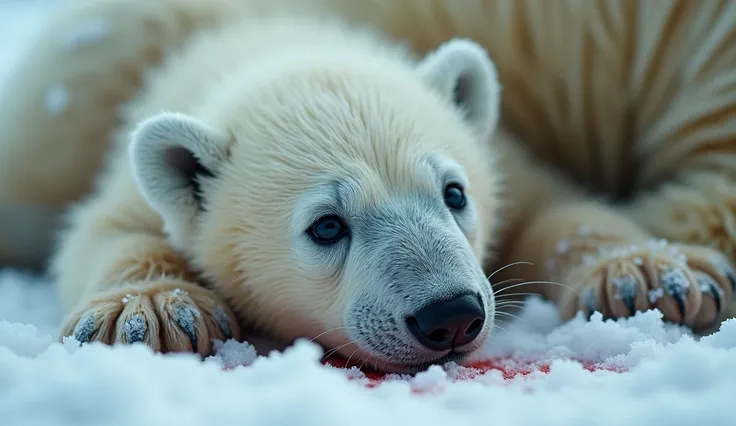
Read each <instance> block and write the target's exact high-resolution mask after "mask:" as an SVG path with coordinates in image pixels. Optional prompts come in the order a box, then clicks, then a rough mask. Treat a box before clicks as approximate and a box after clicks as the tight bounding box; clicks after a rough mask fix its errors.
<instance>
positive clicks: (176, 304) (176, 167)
mask: <svg viewBox="0 0 736 426" xmlns="http://www.w3.org/2000/svg"><path fill="white" fill-rule="evenodd" d="M228 142H229V141H228V139H227V137H226V136H225V135H220V134H217V133H215V132H214V131H213V130H211V129H209V128H207V127H206V126H205V125H204V124H201V123H199V122H197V121H195V120H194V119H190V118H186V117H182V116H179V115H177V114H162V115H160V116H156V117H154V118H152V119H149V120H147V121H144V122H143V123H142V124H141V125H140V126H139V127H138V129H137V131H136V132H134V134H133V137H132V142H131V144H130V157H129V158H130V162H131V164H130V166H132V170H133V173H132V174H131V173H130V172H129V170H128V163H127V159H123V160H121V162H119V163H117V164H115V167H113V169H112V170H111V175H110V176H108V179H107V180H106V181H105V184H106V186H105V188H104V189H105V190H104V191H103V192H100V193H99V194H96V195H95V196H94V197H93V198H91V199H90V200H89V201H87V202H86V204H83V205H81V206H80V207H79V208H78V210H76V211H75V212H74V213H73V214H72V216H71V219H72V222H73V224H74V225H75V226H73V227H71V228H70V231H69V232H68V233H67V234H65V235H63V238H62V245H61V248H60V250H59V252H58V256H57V257H56V258H55V259H54V264H53V267H54V269H55V272H56V275H57V276H58V277H59V279H58V281H59V289H60V293H61V296H62V299H63V301H64V302H65V304H66V305H67V307H72V308H73V309H72V310H71V313H70V314H69V315H68V316H67V318H66V320H65V322H64V325H63V327H62V330H61V335H62V337H64V336H74V337H75V338H76V340H78V341H80V342H82V343H84V342H92V341H100V342H103V343H108V344H112V343H115V342H121V343H135V342H143V343H145V344H146V345H148V346H150V347H151V348H153V349H155V350H158V351H162V352H182V351H186V352H188V351H193V352H197V353H200V354H202V355H206V354H208V353H210V352H211V348H212V340H213V339H219V340H225V339H228V338H236V339H237V338H239V333H240V331H239V325H238V321H237V319H236V317H235V315H234V314H233V312H232V310H231V309H230V307H229V306H228V305H227V303H226V302H225V301H223V300H222V299H221V298H220V296H218V295H217V294H216V293H215V292H214V291H212V290H210V289H207V288H205V287H203V286H201V285H200V284H199V276H198V274H197V273H195V272H193V271H192V270H191V269H190V266H189V265H188V262H187V261H186V260H185V259H184V257H183V256H182V255H181V254H180V252H179V251H178V250H176V249H175V248H174V247H175V246H176V244H177V242H178V243H179V244H187V241H186V240H188V238H189V234H188V232H190V230H191V224H192V221H193V220H194V217H195V216H196V214H197V211H198V210H199V209H201V208H202V206H201V204H200V200H199V198H198V192H197V191H198V182H200V178H202V177H203V176H206V175H208V173H209V172H211V171H213V170H215V169H216V167H217V162H218V161H219V160H221V159H222V156H223V155H224V153H225V151H226V150H227V144H228ZM121 158H122V157H121ZM156 212H157V213H158V214H157V213H156ZM159 215H160V216H159ZM161 218H163V222H164V223H165V224H166V226H167V227H169V228H170V229H169V233H170V235H172V236H175V238H174V240H176V242H174V243H171V242H170V240H169V239H167V238H165V237H164V235H162V233H161V220H162V219H161Z"/></svg>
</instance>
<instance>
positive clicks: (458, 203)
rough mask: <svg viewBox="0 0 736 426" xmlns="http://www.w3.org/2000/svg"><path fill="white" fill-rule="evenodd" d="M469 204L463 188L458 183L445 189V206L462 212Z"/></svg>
mask: <svg viewBox="0 0 736 426" xmlns="http://www.w3.org/2000/svg"><path fill="white" fill-rule="evenodd" d="M466 203H467V201H466V199H465V191H463V187H462V186H460V185H459V184H457V183H450V184H448V185H447V186H446V187H445V205H447V207H449V208H451V209H453V210H462V208H463V207H465V204H466Z"/></svg>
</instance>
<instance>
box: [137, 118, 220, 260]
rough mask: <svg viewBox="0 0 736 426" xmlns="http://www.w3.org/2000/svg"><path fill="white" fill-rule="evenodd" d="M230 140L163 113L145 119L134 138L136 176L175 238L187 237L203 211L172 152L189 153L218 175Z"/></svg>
mask: <svg viewBox="0 0 736 426" xmlns="http://www.w3.org/2000/svg"><path fill="white" fill-rule="evenodd" d="M228 144H229V139H228V137H227V135H226V134H224V133H222V132H218V131H216V130H215V129H213V128H211V127H209V126H208V125H206V124H205V123H203V122H201V121H200V120H198V119H196V118H193V117H190V116H187V115H185V114H181V113H161V114H159V115H156V116H153V117H151V118H149V119H147V120H144V121H143V122H142V123H140V125H138V127H137V128H136V129H135V131H134V132H133V133H132V135H131V143H130V146H129V154H130V158H131V167H132V169H133V176H134V177H135V180H136V183H137V184H138V187H139V189H140V191H141V194H142V195H143V197H144V198H145V200H146V202H147V203H148V204H149V205H150V206H151V207H152V208H153V209H155V210H156V211H157V212H159V213H160V214H161V216H162V218H163V219H164V223H165V226H166V227H167V229H166V231H167V233H168V234H169V235H171V236H172V238H174V239H175V242H174V244H176V245H181V244H183V241H179V240H176V238H177V236H178V235H185V234H186V233H187V232H186V230H187V229H190V228H191V227H192V226H193V225H194V223H193V221H194V219H195V217H196V214H197V211H198V210H199V209H200V206H199V205H198V203H197V201H196V199H195V195H194V194H193V193H192V187H191V186H190V185H189V182H187V180H186V177H185V176H183V175H182V171H181V170H177V169H176V167H174V166H172V165H170V164H168V163H167V160H166V155H167V152H168V151H170V150H172V149H177V148H181V149H185V150H187V151H189V152H190V153H191V154H192V155H193V156H194V157H195V158H196V159H197V160H198V161H199V162H200V163H201V164H202V165H203V166H204V167H206V168H207V169H208V170H210V171H212V172H217V170H218V168H219V166H220V164H221V163H222V161H224V160H225V159H226V158H227V155H228Z"/></svg>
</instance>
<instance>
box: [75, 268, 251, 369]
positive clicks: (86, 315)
mask: <svg viewBox="0 0 736 426" xmlns="http://www.w3.org/2000/svg"><path fill="white" fill-rule="evenodd" d="M239 334H240V330H239V327H238V321H237V320H236V318H235V316H234V315H233V313H232V311H231V310H230V308H229V307H228V306H227V305H226V304H225V303H224V302H223V301H222V300H221V299H220V298H219V297H218V296H217V295H216V294H215V293H213V292H212V291H211V290H208V289H206V288H203V287H201V286H199V285H196V284H189V283H186V282H183V281H180V280H176V279H162V280H161V281H156V282H147V283H145V284H137V285H130V286H125V287H116V288H114V289H111V290H109V291H106V292H103V293H100V294H98V295H95V296H94V297H93V298H91V299H88V300H86V301H84V303H83V304H82V305H81V306H80V307H79V308H78V309H76V310H75V311H74V312H73V313H71V314H70V315H69V316H68V317H67V318H66V320H65V323H64V325H63V327H62V330H61V336H62V338H63V337H66V336H73V337H74V338H75V339H76V340H77V341H78V342H80V343H88V342H95V341H98V342H102V343H106V344H113V343H137V342H142V343H144V344H146V345H148V346H149V347H151V348H152V349H154V350H155V351H159V352H196V353H199V354H200V355H202V356H206V355H209V354H210V353H211V351H212V341H213V340H215V339H216V340H227V339H230V338H235V339H237V338H238V337H239Z"/></svg>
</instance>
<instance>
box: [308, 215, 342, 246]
mask: <svg viewBox="0 0 736 426" xmlns="http://www.w3.org/2000/svg"><path fill="white" fill-rule="evenodd" d="M347 231H348V227H347V225H346V224H345V222H343V220H342V219H340V217H339V216H337V215H327V216H322V217H321V218H319V219H318V220H317V221H316V222H314V223H313V224H312V226H310V227H309V229H308V230H307V233H308V234H309V236H310V237H311V238H312V240H313V241H314V242H315V243H317V244H322V245H330V244H334V243H336V242H338V241H340V240H341V239H342V238H343V237H344V236H345V235H346V234H347Z"/></svg>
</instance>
